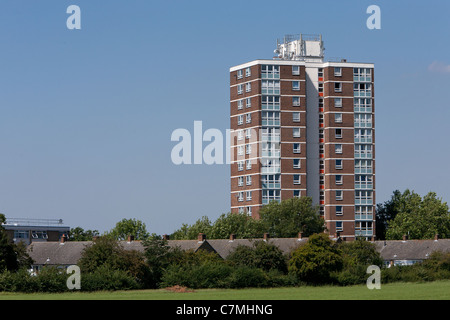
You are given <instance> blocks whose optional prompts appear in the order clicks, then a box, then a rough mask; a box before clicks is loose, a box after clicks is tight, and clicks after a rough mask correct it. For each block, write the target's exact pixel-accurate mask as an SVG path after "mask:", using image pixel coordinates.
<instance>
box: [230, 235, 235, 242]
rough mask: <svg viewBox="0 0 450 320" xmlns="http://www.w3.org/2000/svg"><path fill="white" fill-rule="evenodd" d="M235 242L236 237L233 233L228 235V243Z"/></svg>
mask: <svg viewBox="0 0 450 320" xmlns="http://www.w3.org/2000/svg"><path fill="white" fill-rule="evenodd" d="M234 240H236V235H235V234H234V233H232V234H230V241H234Z"/></svg>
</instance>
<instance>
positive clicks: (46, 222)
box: [4, 218, 64, 227]
mask: <svg viewBox="0 0 450 320" xmlns="http://www.w3.org/2000/svg"><path fill="white" fill-rule="evenodd" d="M63 224H64V223H63V220H62V219H29V218H6V222H5V223H4V225H8V226H39V227H52V226H63Z"/></svg>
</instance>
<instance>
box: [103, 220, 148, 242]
mask: <svg viewBox="0 0 450 320" xmlns="http://www.w3.org/2000/svg"><path fill="white" fill-rule="evenodd" d="M108 235H109V236H111V237H113V238H114V239H116V240H126V239H128V236H133V237H134V239H135V240H145V239H147V238H148V237H149V236H150V235H149V233H148V232H147V229H146V226H145V223H143V222H142V221H140V220H136V219H122V220H121V221H119V222H117V223H116V226H115V227H114V228H113V229H112V230H111V231H110V232H109V233H108Z"/></svg>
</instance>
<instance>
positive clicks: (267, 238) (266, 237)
mask: <svg viewBox="0 0 450 320" xmlns="http://www.w3.org/2000/svg"><path fill="white" fill-rule="evenodd" d="M267 240H269V234H268V233H267V232H266V233H264V241H267Z"/></svg>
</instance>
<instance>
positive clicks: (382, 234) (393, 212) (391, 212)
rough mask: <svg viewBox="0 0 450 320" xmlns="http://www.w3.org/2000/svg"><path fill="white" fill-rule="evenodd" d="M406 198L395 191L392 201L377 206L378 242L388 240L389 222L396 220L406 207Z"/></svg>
mask: <svg viewBox="0 0 450 320" xmlns="http://www.w3.org/2000/svg"><path fill="white" fill-rule="evenodd" d="M405 200H406V199H405V198H404V197H403V195H402V193H401V192H400V191H399V190H395V191H394V194H393V195H392V197H391V199H390V200H388V201H385V202H384V203H383V204H381V203H379V204H377V209H376V237H377V239H378V240H385V239H386V231H387V228H388V224H389V221H391V220H394V219H395V217H396V216H397V214H398V212H399V210H400V208H402V207H403V206H404V203H405Z"/></svg>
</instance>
